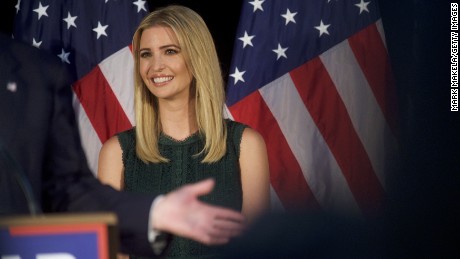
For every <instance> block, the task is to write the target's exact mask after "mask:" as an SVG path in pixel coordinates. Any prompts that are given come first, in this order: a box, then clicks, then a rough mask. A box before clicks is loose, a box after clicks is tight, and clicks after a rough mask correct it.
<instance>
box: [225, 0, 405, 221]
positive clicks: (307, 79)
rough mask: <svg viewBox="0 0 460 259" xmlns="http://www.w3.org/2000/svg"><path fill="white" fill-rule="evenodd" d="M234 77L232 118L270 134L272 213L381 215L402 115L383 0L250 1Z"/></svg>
mask: <svg viewBox="0 0 460 259" xmlns="http://www.w3.org/2000/svg"><path fill="white" fill-rule="evenodd" d="M229 73H230V77H229V80H228V85H227V102H226V107H227V109H228V110H227V112H228V113H229V114H228V116H229V117H230V118H233V119H234V120H237V121H241V122H244V123H247V124H248V125H250V126H251V127H253V128H255V129H256V130H258V131H259V132H260V133H261V134H262V135H263V137H264V139H265V141H266V144H267V149H268V155H269V163H270V178H271V190H272V205H273V207H274V208H275V209H281V210H287V211H291V210H296V209H321V210H328V211H335V212H340V213H350V214H352V215H359V216H367V215H370V214H372V213H375V212H376V211H379V210H380V208H381V206H383V205H384V198H385V192H386V190H385V186H386V185H385V181H386V180H385V179H386V176H388V174H389V173H391V172H393V169H394V167H395V166H397V163H395V162H396V159H397V155H396V154H397V148H398V144H397V135H398V133H397V132H398V122H397V120H398V119H397V117H398V116H397V115H396V109H397V108H396V105H395V101H396V95H395V86H394V82H393V79H392V75H391V68H390V64H389V59H388V53H387V49H386V45H385V37H384V31H383V26H382V21H381V18H380V15H379V9H378V2H377V1H376V0H367V1H366V0H308V1H305V0H283V1H275V0H254V1H244V3H243V6H242V12H241V18H240V23H239V26H238V30H237V35H236V39H235V43H234V52H233V59H232V64H231V67H230V72H229Z"/></svg>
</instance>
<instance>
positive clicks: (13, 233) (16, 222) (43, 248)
mask: <svg viewBox="0 0 460 259" xmlns="http://www.w3.org/2000/svg"><path fill="white" fill-rule="evenodd" d="M118 242H119V241H118V228H117V218H116V215H115V214H112V213H91V214H89V213H81V214H80V213H77V214H75V213H72V214H45V215H39V216H35V217H32V216H16V217H3V218H2V217H0V258H7V259H10V258H11V259H25V258H34V259H35V258H36V259H80V258H81V259H93V258H94V259H112V258H116V254H117V251H118Z"/></svg>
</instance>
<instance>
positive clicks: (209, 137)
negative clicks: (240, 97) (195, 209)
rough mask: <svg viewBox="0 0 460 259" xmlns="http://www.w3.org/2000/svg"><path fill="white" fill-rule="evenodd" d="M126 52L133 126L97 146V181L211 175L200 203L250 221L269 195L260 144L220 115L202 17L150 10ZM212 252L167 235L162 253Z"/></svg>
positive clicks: (131, 183) (141, 188)
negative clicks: (209, 189)
mask: <svg viewBox="0 0 460 259" xmlns="http://www.w3.org/2000/svg"><path fill="white" fill-rule="evenodd" d="M133 55H134V61H135V69H134V77H135V86H134V87H135V90H134V91H135V97H134V98H135V113H136V127H134V128H132V129H130V130H128V131H125V132H122V133H120V134H118V135H116V136H114V137H112V138H110V139H109V140H108V141H107V142H106V143H104V145H103V147H102V149H101V152H100V157H99V168H98V177H99V179H100V180H101V181H102V182H104V183H107V184H109V185H111V186H113V187H114V188H116V189H120V190H125V191H130V192H141V193H153V194H157V195H160V194H163V193H167V192H169V191H171V190H174V189H176V188H178V187H179V186H182V185H184V184H188V183H194V182H197V181H200V180H202V179H206V178H213V179H214V180H215V188H214V190H213V191H212V193H210V194H209V195H205V196H202V197H201V199H202V200H203V201H205V202H207V203H209V204H213V205H218V206H221V207H226V208H231V209H234V210H237V211H242V213H243V214H244V215H245V216H246V218H247V220H248V222H249V223H250V222H252V221H254V220H255V219H257V217H259V216H260V215H261V214H262V213H264V212H265V211H266V210H267V209H268V207H269V200H270V198H269V170H268V159H267V152H266V147H265V143H264V140H263V138H262V137H261V135H260V134H259V133H258V132H256V131H255V130H253V129H251V128H249V127H247V126H246V125H243V124H241V123H238V122H234V121H231V120H227V119H224V117H223V113H222V112H223V107H224V85H223V80H222V74H221V70H220V66H219V61H218V57H217V53H216V49H215V46H214V42H213V39H212V36H211V34H210V32H209V30H208V28H207V26H206V24H205V22H204V21H203V19H202V18H201V17H200V16H199V15H198V14H197V13H196V12H194V11H193V10H191V9H189V8H187V7H183V6H168V7H165V8H162V9H159V10H157V11H154V12H152V13H150V14H149V15H147V16H146V17H145V18H144V19H143V21H142V22H141V23H140V25H139V27H138V29H137V30H136V32H135V34H134V37H133ZM160 202H161V201H160ZM133 213H135V212H133ZM215 252H216V251H214V250H213V248H212V247H209V246H206V245H203V244H199V243H198V242H195V241H192V240H189V239H185V238H181V237H173V240H172V241H171V245H170V249H169V253H168V254H167V256H171V257H182V256H186V257H193V256H197V257H203V256H212V255H215Z"/></svg>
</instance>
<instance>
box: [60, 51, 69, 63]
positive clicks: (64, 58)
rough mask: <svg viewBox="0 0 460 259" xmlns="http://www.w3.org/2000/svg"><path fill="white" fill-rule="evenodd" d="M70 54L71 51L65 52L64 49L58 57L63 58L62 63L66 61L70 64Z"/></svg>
mask: <svg viewBox="0 0 460 259" xmlns="http://www.w3.org/2000/svg"><path fill="white" fill-rule="evenodd" d="M69 55H70V52H65V50H64V49H62V51H61V54H59V55H58V57H60V58H61V61H62V63H64V62H65V63H67V64H70V61H69Z"/></svg>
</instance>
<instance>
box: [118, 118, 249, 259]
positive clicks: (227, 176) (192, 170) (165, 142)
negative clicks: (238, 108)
mask: <svg viewBox="0 0 460 259" xmlns="http://www.w3.org/2000/svg"><path fill="white" fill-rule="evenodd" d="M226 126H227V130H228V131H227V141H226V143H227V152H226V154H225V156H224V157H223V158H222V159H220V160H219V161H217V162H215V163H211V164H209V163H201V161H202V160H203V157H204V155H203V154H201V155H199V156H194V155H195V154H198V153H199V152H200V151H201V150H202V149H203V147H204V139H203V136H201V135H200V134H198V133H195V134H193V135H191V136H190V137H188V138H187V139H185V140H183V141H177V140H174V139H172V138H170V137H168V136H166V135H164V134H161V135H160V139H159V149H160V152H161V154H162V155H163V156H165V157H166V158H168V159H169V160H170V162H168V163H148V164H146V163H144V162H142V161H141V160H140V159H139V158H138V157H137V155H136V151H135V150H136V149H135V145H136V144H135V142H136V138H135V130H134V128H133V129H130V130H127V131H124V132H121V133H119V134H118V140H119V142H120V145H121V149H122V151H123V165H124V185H125V186H124V190H125V191H129V192H139V193H151V194H155V195H159V194H165V193H168V192H170V191H172V190H174V189H176V188H179V187H180V186H182V185H184V184H188V183H195V182H198V181H200V180H203V179H207V178H210V177H212V178H214V179H215V182H216V184H215V187H214V190H213V191H212V192H211V193H210V194H208V195H205V196H202V197H201V198H200V199H201V200H202V201H204V202H207V203H209V204H213V205H219V206H223V207H227V208H231V209H234V210H237V211H241V208H242V189H241V177H240V168H239V155H240V143H241V137H242V134H243V130H244V129H245V128H246V127H247V126H246V125H244V124H241V123H238V122H235V121H231V120H226ZM166 257H167V258H214V257H218V248H216V247H212V246H206V245H202V244H200V243H198V242H195V241H192V240H189V239H185V238H181V237H177V236H173V237H172V241H171V243H170V245H169V248H168V250H167V251H166ZM131 258H135V257H131Z"/></svg>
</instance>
